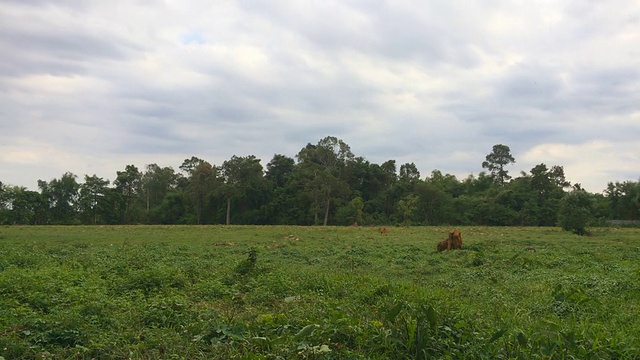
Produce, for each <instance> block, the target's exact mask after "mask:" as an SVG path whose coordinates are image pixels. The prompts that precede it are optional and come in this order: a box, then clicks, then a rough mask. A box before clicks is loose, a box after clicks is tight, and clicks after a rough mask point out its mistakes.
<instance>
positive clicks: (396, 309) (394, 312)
mask: <svg viewBox="0 0 640 360" xmlns="http://www.w3.org/2000/svg"><path fill="white" fill-rule="evenodd" d="M403 307H404V304H403V303H401V302H399V303H397V304H395V305H394V306H392V307H391V308H389V309H388V310H387V314H386V315H385V317H384V319H385V320H386V321H387V322H389V323H391V322H393V321H394V320H395V319H396V317H397V316H398V314H400V311H401V310H402V308H403Z"/></svg>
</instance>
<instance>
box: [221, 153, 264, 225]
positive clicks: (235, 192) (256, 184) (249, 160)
mask: <svg viewBox="0 0 640 360" xmlns="http://www.w3.org/2000/svg"><path fill="white" fill-rule="evenodd" d="M221 170H222V179H223V180H224V183H223V185H221V186H220V187H219V188H218V192H219V193H220V194H221V195H222V196H223V197H224V198H225V199H226V201H227V212H226V224H227V225H229V224H231V201H232V200H233V199H237V198H239V197H241V196H243V195H245V194H247V192H248V191H250V190H256V189H260V188H263V186H264V183H263V180H264V174H263V170H262V165H261V164H260V159H258V158H256V157H255V156H254V155H249V156H235V155H233V156H232V157H231V159H229V160H227V161H225V162H224V163H222V167H221Z"/></svg>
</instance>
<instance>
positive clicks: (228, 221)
mask: <svg viewBox="0 0 640 360" xmlns="http://www.w3.org/2000/svg"><path fill="white" fill-rule="evenodd" d="M229 224H231V197H228V198H227V225H229Z"/></svg>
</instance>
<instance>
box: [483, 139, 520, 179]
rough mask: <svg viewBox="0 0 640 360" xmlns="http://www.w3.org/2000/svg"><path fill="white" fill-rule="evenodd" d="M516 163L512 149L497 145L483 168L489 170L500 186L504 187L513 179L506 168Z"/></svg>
mask: <svg viewBox="0 0 640 360" xmlns="http://www.w3.org/2000/svg"><path fill="white" fill-rule="evenodd" d="M515 162H516V160H515V159H514V157H513V156H512V155H511V149H509V147H508V146H507V145H502V144H497V145H493V151H492V152H491V153H490V154H489V155H487V156H486V160H485V161H483V162H482V168H483V169H487V170H489V172H490V173H491V175H492V177H493V178H494V179H495V181H496V182H497V183H498V184H500V185H504V184H505V183H506V182H507V180H509V179H511V176H509V172H508V171H507V170H505V169H504V167H505V166H507V165H509V164H514V163H515Z"/></svg>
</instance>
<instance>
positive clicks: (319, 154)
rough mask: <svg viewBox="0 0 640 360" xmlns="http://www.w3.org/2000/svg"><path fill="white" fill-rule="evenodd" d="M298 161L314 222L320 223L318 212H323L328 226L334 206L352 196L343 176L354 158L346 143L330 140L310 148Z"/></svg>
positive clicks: (328, 137)
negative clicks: (344, 196)
mask: <svg viewBox="0 0 640 360" xmlns="http://www.w3.org/2000/svg"><path fill="white" fill-rule="evenodd" d="M297 158H298V165H299V169H300V170H301V171H303V173H304V174H305V176H306V177H307V179H308V181H307V182H306V190H307V194H308V195H309V197H310V198H311V199H312V209H311V210H312V211H313V213H314V222H315V223H317V222H318V213H319V211H321V210H324V220H323V222H322V223H323V225H325V226H326V225H327V223H328V221H329V210H330V209H331V204H332V202H335V201H336V200H337V199H338V198H339V197H341V196H343V195H347V194H348V192H349V186H348V184H347V182H346V181H345V179H344V177H343V176H344V169H345V168H346V165H347V163H349V162H351V161H353V158H354V155H353V153H352V152H351V149H350V148H349V145H347V144H346V143H345V142H344V141H342V140H339V139H338V138H336V137H333V136H327V137H326V138H324V139H322V140H320V141H319V142H318V144H317V145H312V144H307V146H306V147H304V148H303V149H302V150H300V152H299V153H298V155H297Z"/></svg>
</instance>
